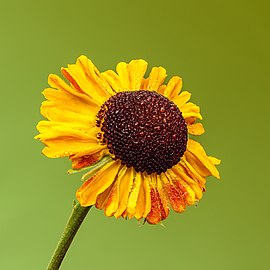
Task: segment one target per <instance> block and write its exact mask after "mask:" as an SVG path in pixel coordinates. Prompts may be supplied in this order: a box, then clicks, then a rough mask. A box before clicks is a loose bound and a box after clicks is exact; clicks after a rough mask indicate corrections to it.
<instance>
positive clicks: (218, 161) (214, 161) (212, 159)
mask: <svg viewBox="0 0 270 270" xmlns="http://www.w3.org/2000/svg"><path fill="white" fill-rule="evenodd" d="M208 158H209V159H210V160H211V161H212V163H213V164H214V165H219V164H220V162H221V160H220V159H218V158H215V157H211V156H208Z"/></svg>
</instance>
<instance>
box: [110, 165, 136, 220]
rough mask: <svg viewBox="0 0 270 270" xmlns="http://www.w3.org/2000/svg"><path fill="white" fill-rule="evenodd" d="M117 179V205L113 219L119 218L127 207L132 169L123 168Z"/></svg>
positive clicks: (132, 175) (131, 183) (132, 176)
mask: <svg viewBox="0 0 270 270" xmlns="http://www.w3.org/2000/svg"><path fill="white" fill-rule="evenodd" d="M118 179H119V183H120V185H119V205H118V209H117V211H116V213H115V214H114V216H115V217H117V218H118V217H120V216H121V215H122V214H123V212H124V211H125V209H126V207H127V202H128V198H129V193H130V191H131V188H132V185H133V179H134V169H133V168H132V167H131V168H127V167H126V166H124V167H123V168H122V169H121V171H120V172H119V175H118Z"/></svg>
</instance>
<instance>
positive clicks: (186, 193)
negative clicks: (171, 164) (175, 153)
mask: <svg viewBox="0 0 270 270" xmlns="http://www.w3.org/2000/svg"><path fill="white" fill-rule="evenodd" d="M165 175H166V176H167V178H169V179H170V182H171V183H172V184H173V185H174V188H175V189H176V190H177V191H178V192H179V194H180V196H181V198H182V200H183V201H184V204H185V206H186V205H192V204H194V203H195V201H196V199H195V192H194V190H193V189H192V188H191V187H190V185H188V184H187V183H186V182H185V181H184V180H183V179H182V178H181V177H179V175H177V174H175V173H174V171H173V170H171V169H169V170H167V172H166V173H165Z"/></svg>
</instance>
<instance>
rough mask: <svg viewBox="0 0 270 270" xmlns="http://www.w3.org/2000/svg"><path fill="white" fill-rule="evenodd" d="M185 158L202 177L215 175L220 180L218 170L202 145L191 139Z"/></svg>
mask: <svg viewBox="0 0 270 270" xmlns="http://www.w3.org/2000/svg"><path fill="white" fill-rule="evenodd" d="M185 157H186V159H187V161H188V162H189V163H190V164H191V165H192V166H193V167H194V168H195V169H196V170H197V171H198V172H200V174H201V175H202V176H209V175H213V176H215V177H216V178H218V179H219V178H220V177H219V172H218V170H217V168H216V167H215V165H214V163H213V162H212V160H211V159H209V158H208V156H207V155H206V153H205V151H204V149H203V147H202V145H201V144H200V143H198V142H196V141H194V140H192V139H189V140H188V143H187V151H186V153H185Z"/></svg>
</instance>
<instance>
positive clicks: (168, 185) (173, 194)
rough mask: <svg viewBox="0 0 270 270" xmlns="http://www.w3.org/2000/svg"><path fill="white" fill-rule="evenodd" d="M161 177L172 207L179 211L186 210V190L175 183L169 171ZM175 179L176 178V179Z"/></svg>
mask: <svg viewBox="0 0 270 270" xmlns="http://www.w3.org/2000/svg"><path fill="white" fill-rule="evenodd" d="M160 179H161V181H162V183H163V187H164V190H165V192H166V196H167V198H168V200H169V202H170V205H171V207H172V209H173V210H174V211H175V212H177V213H182V212H183V211H184V210H185V207H186V204H185V200H184V194H185V193H184V192H183V191H182V190H181V189H179V188H178V187H177V186H175V185H174V183H173V181H172V179H171V177H170V175H169V174H167V173H162V174H161V175H160ZM174 180H175V179H174Z"/></svg>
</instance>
